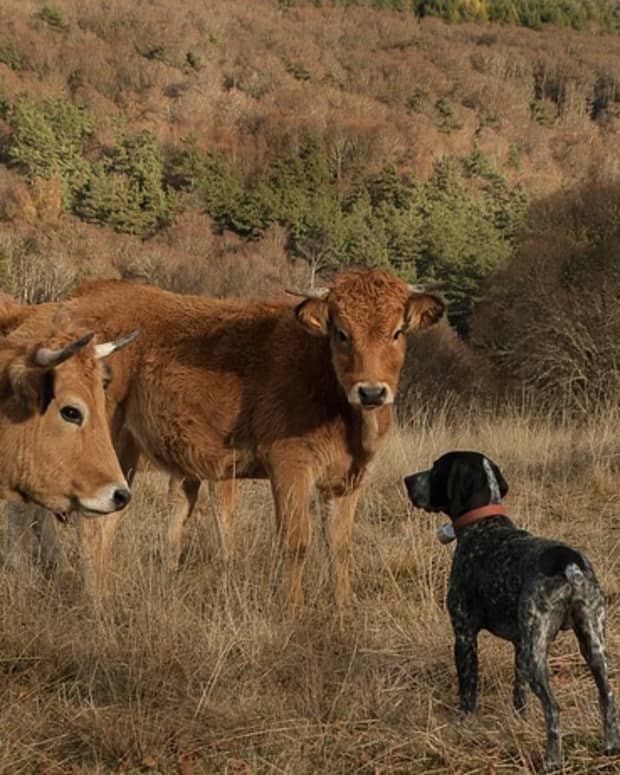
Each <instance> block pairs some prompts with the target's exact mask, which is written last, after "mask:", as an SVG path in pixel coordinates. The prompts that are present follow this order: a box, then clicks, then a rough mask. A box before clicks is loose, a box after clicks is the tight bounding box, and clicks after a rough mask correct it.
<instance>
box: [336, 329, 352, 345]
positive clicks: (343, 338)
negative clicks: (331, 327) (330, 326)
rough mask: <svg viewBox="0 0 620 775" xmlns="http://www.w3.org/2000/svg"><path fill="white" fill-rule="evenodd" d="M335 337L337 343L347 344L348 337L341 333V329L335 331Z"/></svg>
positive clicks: (343, 332)
mask: <svg viewBox="0 0 620 775" xmlns="http://www.w3.org/2000/svg"><path fill="white" fill-rule="evenodd" d="M336 337H337V338H338V341H339V342H343V343H344V342H348V341H349V335H348V334H347V333H346V332H345V331H343V330H342V329H341V328H337V329H336Z"/></svg>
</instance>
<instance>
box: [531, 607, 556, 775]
mask: <svg viewBox="0 0 620 775" xmlns="http://www.w3.org/2000/svg"><path fill="white" fill-rule="evenodd" d="M556 624H557V623H556V622H554V620H553V617H551V616H548V615H544V614H542V613H541V612H540V611H539V610H538V609H537V608H536V607H535V606H528V610H527V625H528V626H527V628H526V629H525V631H526V632H527V634H528V636H527V643H526V646H525V661H526V666H527V667H526V669H527V677H528V681H529V684H530V687H531V688H532V691H533V692H534V693H535V694H536V696H537V697H538V699H539V700H540V704H541V705H542V709H543V713H544V716H545V724H546V727H547V747H546V751H545V769H546V770H547V771H551V770H556V769H559V768H560V767H561V766H562V733H561V731H560V709H559V707H558V703H557V702H556V699H555V697H554V696H553V694H552V693H551V689H550V688H549V667H548V664H547V660H548V656H549V645H550V644H551V641H552V640H553V639H554V637H555V636H556V634H557V631H558V629H559V624H557V626H556Z"/></svg>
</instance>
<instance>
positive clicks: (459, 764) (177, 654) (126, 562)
mask: <svg viewBox="0 0 620 775" xmlns="http://www.w3.org/2000/svg"><path fill="white" fill-rule="evenodd" d="M619 420H620V417H618V412H617V411H616V412H615V413H608V414H607V415H606V416H604V417H601V418H600V419H593V420H591V422H589V423H588V424H587V425H585V426H582V427H580V428H576V427H571V426H570V425H557V424H556V425H552V424H551V423H550V422H549V421H548V420H546V419H545V418H541V417H536V416H534V415H533V414H532V413H531V412H507V413H506V416H504V417H501V418H500V417H496V416H490V415H489V416H483V415H481V414H480V413H474V412H472V413H471V415H470V416H467V417H465V418H464V420H463V421H462V423H461V424H460V425H459V427H458V428H448V427H447V425H446V424H445V423H444V422H442V420H441V418H436V419H435V420H434V425H433V427H429V425H428V423H425V422H424V421H422V420H420V421H418V422H415V423H412V424H411V426H410V427H407V428H405V429H402V430H400V431H399V432H397V433H395V434H394V436H393V438H392V439H391V441H390V444H389V446H388V448H387V449H386V450H385V454H383V456H382V458H381V460H380V462H379V463H378V465H377V467H376V469H375V471H374V473H373V477H372V481H371V482H370V483H369V485H368V487H367V489H366V494H365V498H364V500H363V502H362V505H361V508H360V514H359V518H358V521H357V526H356V531H355V535H354V558H355V562H354V578H355V588H356V592H357V596H358V602H357V603H356V604H355V605H354V607H353V608H352V609H351V610H350V611H348V612H346V613H345V614H344V615H342V616H338V614H337V613H336V612H335V610H334V608H333V605H332V602H331V597H330V595H329V589H328V585H327V574H326V568H325V559H324V555H325V553H324V551H323V547H322V542H321V541H320V540H315V541H314V546H313V551H312V553H311V556H310V557H309V560H308V566H307V569H306V580H307V589H308V591H309V600H308V605H307V608H306V610H305V611H304V613H303V614H302V615H300V616H299V617H297V618H293V617H291V616H289V615H287V614H286V613H285V612H283V611H282V610H281V608H280V606H279V603H278V598H277V595H276V594H275V593H274V582H275V579H276V571H275V565H276V563H275V557H276V555H275V553H274V552H273V524H272V518H271V511H272V507H271V502H270V498H269V494H268V488H267V486H266V485H265V483H262V482H247V483H244V484H243V486H242V499H241V507H240V513H239V514H238V517H237V520H236V530H235V533H236V535H235V553H234V559H233V560H232V566H231V567H230V569H229V572H228V573H227V572H226V571H225V569H224V567H223V564H222V562H221V560H220V558H219V557H218V554H217V550H216V547H217V541H216V540H215V531H214V530H213V526H212V525H211V524H210V523H209V522H208V521H206V520H204V519H201V518H200V517H198V518H197V519H196V521H195V522H194V523H193V524H192V525H191V526H190V527H189V529H188V534H187V536H186V537H187V540H188V546H187V552H186V561H185V565H184V568H183V571H182V572H181V573H180V574H179V575H178V577H176V578H173V579H170V578H166V577H164V576H163V574H162V571H161V569H160V567H159V564H158V562H157V560H156V555H157V552H158V542H159V541H160V540H161V538H160V536H161V534H162V532H163V526H164V519H165V515H164V509H163V495H164V490H165V480H164V478H163V477H162V476H161V475H159V474H156V473H143V474H142V475H141V478H140V479H139V480H138V482H137V483H136V487H135V500H134V503H133V504H132V506H131V508H130V510H129V511H128V512H127V513H126V515H125V516H124V518H123V520H122V527H121V531H120V535H119V537H118V542H117V545H116V552H115V553H114V560H113V574H114V579H113V596H112V600H111V603H110V607H109V610H108V612H107V614H106V616H105V618H104V619H102V620H95V619H94V618H93V616H92V615H91V614H90V613H89V611H88V609H87V608H86V607H85V605H84V603H83V598H82V595H81V590H80V582H79V576H78V573H77V571H76V568H77V546H76V535H75V532H76V531H74V530H73V529H72V528H67V529H66V530H65V531H63V538H64V539H65V541H64V545H65V547H66V554H67V562H66V563H65V564H64V566H63V568H62V569H61V571H59V573H58V576H57V578H55V579H53V580H50V581H46V580H44V579H43V577H42V576H41V575H40V574H39V571H38V569H37V568H36V567H33V568H32V571H31V573H30V575H29V577H28V578H26V579H22V580H17V579H15V578H13V577H11V575H10V574H9V572H8V570H5V569H4V568H3V569H1V570H0V584H1V585H2V595H1V596H0V606H1V610H0V618H1V622H2V628H1V630H0V632H1V633H2V634H1V636H0V638H1V642H2V647H1V650H0V691H2V697H3V702H2V706H1V710H0V724H1V725H2V729H3V745H2V747H1V748H0V772H2V773H15V774H17V773H32V772H41V773H69V772H71V773H106V772H118V771H124V772H134V773H137V772H148V771H150V772H158V773H175V772H179V773H181V774H182V775H189V774H190V773H215V772H218V773H219V772H223V773H260V772H265V773H266V772H274V773H276V772H278V773H291V774H292V773H295V775H298V774H301V773H316V772H329V773H353V772H360V773H376V774H378V773H388V772H389V773H397V772H398V773H440V772H441V773H446V772H449V773H463V775H464V773H496V772H497V773H517V772H527V771H530V770H531V769H532V768H533V767H535V766H537V765H538V764H539V763H540V759H541V754H542V747H543V739H544V733H543V723H542V718H541V713H540V710H539V708H538V704H537V702H536V701H534V702H532V706H531V712H530V718H529V720H528V721H526V722H524V721H520V720H516V719H515V718H514V717H513V715H512V713H511V710H510V695H511V677H512V676H511V673H512V653H511V648H510V647H509V645H508V644H506V643H503V642H500V641H498V640H496V639H493V638H491V636H487V635H483V636H482V637H481V671H482V686H481V690H482V694H481V702H480V711H479V713H478V715H477V716H476V718H475V719H474V720H472V721H470V722H467V723H462V722H461V721H460V719H459V716H458V713H457V712H456V681H455V673H454V667H453V664H452V654H451V652H452V641H451V632H450V626H449V622H448V616H447V613H446V611H445V607H444V598H445V592H446V584H447V573H448V568H449V563H450V555H451V549H450V548H447V547H443V546H441V545H439V543H437V541H436V540H435V529H436V527H437V526H438V520H437V519H436V518H434V517H432V516H429V515H426V514H423V513H417V512H416V513H412V512H411V511H410V509H409V507H408V505H407V503H406V500H405V497H404V495H403V493H402V490H401V488H400V484H399V483H400V479H401V476H402V475H403V474H405V473H409V472H411V471H413V470H419V469H420V468H422V467H425V466H426V465H427V464H428V463H429V462H431V461H432V459H433V458H434V456H436V455H437V454H439V453H440V452H442V451H445V450H446V449H449V448H476V449H482V450H484V451H486V452H487V453H488V454H489V455H491V456H492V457H494V458H495V459H496V460H498V461H499V462H500V463H501V465H502V468H503V470H504V472H505V474H506V477H507V479H508V480H509V482H510V483H511V491H510V493H509V496H508V499H507V505H508V507H509V510H510V513H512V514H513V515H514V516H515V517H516V518H517V519H518V521H519V523H520V524H521V525H523V526H525V527H527V528H530V529H532V530H534V531H536V532H539V533H541V534H545V535H552V536H558V537H562V538H565V539H567V540H570V541H573V542H574V543H575V544H577V545H578V546H580V547H582V548H583V549H585V550H586V551H587V552H588V553H589V554H590V556H591V558H592V559H593V561H594V562H595V564H596V567H597V570H598V574H599V578H600V580H601V582H602V584H603V586H604V588H605V591H606V593H607V596H608V600H609V617H610V623H609V637H608V646H609V652H610V660H611V667H612V677H613V682H614V684H616V685H617V676H618V671H619V670H620V605H619V600H620V597H619V593H620V581H619V575H618V572H617V558H618V557H619V556H620V555H619V554H618V551H617V549H618V539H617V529H618V527H619V525H620V520H619V514H618V501H619V496H618V492H619V490H620V488H619V483H620V442H619V441H618V437H617V433H616V429H617V427H618V421H619ZM203 505H204V506H205V507H206V506H208V502H207V501H206V500H205V502H204V504H203ZM202 511H206V509H202V510H201V512H202ZM317 527H318V526H317ZM318 533H320V531H319V530H318V529H317V536H316V538H320V535H318ZM552 667H553V681H552V682H553V687H554V690H555V691H556V693H557V697H558V699H559V702H560V704H561V707H562V710H563V725H564V732H565V745H566V758H567V762H568V765H567V770H566V771H567V772H571V773H593V772H617V771H618V764H617V763H616V764H613V763H612V762H608V761H606V760H605V759H604V758H603V757H601V756H600V750H601V741H600V733H599V726H600V725H599V719H598V711H597V703H596V691H595V687H594V683H593V681H592V680H591V678H590V676H589V674H588V673H587V671H586V668H585V666H584V665H583V664H582V662H581V659H580V657H579V655H578V650H577V646H576V642H575V641H574V639H573V638H572V637H569V636H568V635H563V636H560V637H559V639H558V641H557V642H556V644H555V646H554V649H553V658H552Z"/></svg>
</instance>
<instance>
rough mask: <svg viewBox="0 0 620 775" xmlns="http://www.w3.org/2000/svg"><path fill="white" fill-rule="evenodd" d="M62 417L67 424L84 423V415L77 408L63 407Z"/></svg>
mask: <svg viewBox="0 0 620 775" xmlns="http://www.w3.org/2000/svg"><path fill="white" fill-rule="evenodd" d="M60 416H61V417H62V419H63V420H65V421H66V422H72V423H73V424H74V425H81V424H82V423H83V422H84V415H83V414H82V412H80V410H79V409H78V408H77V407H75V406H63V407H62V409H61V410H60Z"/></svg>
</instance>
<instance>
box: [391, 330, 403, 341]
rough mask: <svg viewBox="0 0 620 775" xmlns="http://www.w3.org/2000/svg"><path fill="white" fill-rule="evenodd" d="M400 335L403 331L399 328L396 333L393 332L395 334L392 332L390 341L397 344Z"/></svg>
mask: <svg viewBox="0 0 620 775" xmlns="http://www.w3.org/2000/svg"><path fill="white" fill-rule="evenodd" d="M402 333H403V329H402V328H399V329H398V331H395V332H394V336H393V337H392V339H393V340H394V341H395V342H397V341H398V340H399V339H400V337H401V336H402Z"/></svg>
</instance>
